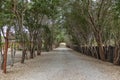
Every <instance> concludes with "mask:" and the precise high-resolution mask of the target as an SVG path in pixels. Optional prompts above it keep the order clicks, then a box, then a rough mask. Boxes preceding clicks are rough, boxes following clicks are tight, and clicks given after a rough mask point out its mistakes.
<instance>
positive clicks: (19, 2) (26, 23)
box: [0, 0, 59, 73]
mask: <svg viewBox="0 0 120 80" xmlns="http://www.w3.org/2000/svg"><path fill="white" fill-rule="evenodd" d="M58 5H59V0H0V35H1V36H0V43H1V45H0V50H1V57H2V64H1V68H2V69H3V72H4V73H6V65H7V51H8V46H9V42H10V40H13V39H14V41H15V43H19V44H20V45H21V47H22V58H21V63H24V61H25V56H26V54H27V52H26V51H28V50H29V52H30V58H34V56H35V50H37V55H41V49H42V46H43V47H44V49H45V50H47V51H49V50H52V45H53V43H54V38H55V37H54V36H53V34H55V31H54V27H53V26H54V20H55V17H56V16H55V15H56V14H57V6H58ZM10 33H11V34H12V35H13V36H14V38H11V36H10ZM2 38H4V39H5V44H4V50H3V53H2V46H3V44H2V43H3V42H2ZM13 52H14V51H13Z"/></svg>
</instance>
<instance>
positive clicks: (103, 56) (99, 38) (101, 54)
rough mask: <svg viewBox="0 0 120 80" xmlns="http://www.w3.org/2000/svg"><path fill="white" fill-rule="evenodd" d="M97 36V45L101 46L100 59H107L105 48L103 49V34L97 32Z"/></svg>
mask: <svg viewBox="0 0 120 80" xmlns="http://www.w3.org/2000/svg"><path fill="white" fill-rule="evenodd" d="M95 35H96V36H95V37H96V42H97V45H98V47H99V55H100V59H101V60H103V61H105V53H104V49H103V43H102V36H101V33H100V32H99V33H95Z"/></svg>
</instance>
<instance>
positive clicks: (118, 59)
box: [113, 47, 120, 65]
mask: <svg viewBox="0 0 120 80" xmlns="http://www.w3.org/2000/svg"><path fill="white" fill-rule="evenodd" d="M113 63H114V64H115V65H118V64H120V48H119V47H116V48H115V52H114V61H113Z"/></svg>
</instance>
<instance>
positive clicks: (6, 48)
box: [3, 29, 9, 73]
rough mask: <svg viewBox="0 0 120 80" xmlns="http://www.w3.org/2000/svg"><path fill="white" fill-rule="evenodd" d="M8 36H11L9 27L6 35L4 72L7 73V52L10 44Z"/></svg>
mask: <svg viewBox="0 0 120 80" xmlns="http://www.w3.org/2000/svg"><path fill="white" fill-rule="evenodd" d="M8 36H9V29H7V32H6V37H5V48H4V62H3V73H6V66H7V52H8V44H9V41H8Z"/></svg>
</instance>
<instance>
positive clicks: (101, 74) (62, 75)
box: [0, 47, 120, 80]
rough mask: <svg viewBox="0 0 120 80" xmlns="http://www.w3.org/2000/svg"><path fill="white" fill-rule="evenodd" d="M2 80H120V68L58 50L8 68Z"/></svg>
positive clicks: (0, 77)
mask: <svg viewBox="0 0 120 80" xmlns="http://www.w3.org/2000/svg"><path fill="white" fill-rule="evenodd" d="M0 80H120V67H119V66H114V65H113V64H111V63H107V62H102V61H100V60H96V59H94V58H91V57H87V56H84V55H82V54H80V53H77V52H75V51H73V50H71V49H68V48H65V47H59V48H57V49H55V50H54V51H51V52H43V53H42V56H38V57H36V58H35V59H31V60H27V61H26V62H25V64H20V63H16V64H15V66H14V67H8V73H7V74H6V75H5V74H2V73H0Z"/></svg>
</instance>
